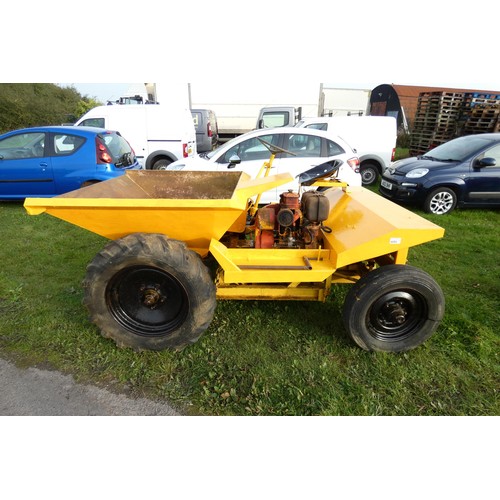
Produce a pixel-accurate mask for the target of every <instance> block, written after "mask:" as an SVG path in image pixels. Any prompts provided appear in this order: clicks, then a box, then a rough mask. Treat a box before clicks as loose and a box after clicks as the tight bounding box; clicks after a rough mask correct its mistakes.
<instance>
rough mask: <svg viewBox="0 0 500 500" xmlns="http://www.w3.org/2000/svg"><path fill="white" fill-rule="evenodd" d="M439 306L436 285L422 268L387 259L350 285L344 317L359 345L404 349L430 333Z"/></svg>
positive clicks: (440, 297) (441, 297)
mask: <svg viewBox="0 0 500 500" xmlns="http://www.w3.org/2000/svg"><path fill="white" fill-rule="evenodd" d="M444 306H445V300H444V295H443V292H442V290H441V288H440V287H439V285H438V284H437V283H436V282H435V281H434V279H433V278H432V277H431V276H429V275H428V274H427V273H425V272H424V271H422V270H420V269H417V268H415V267H411V266H402V265H388V266H384V267H381V268H378V269H376V270H375V271H371V272H370V273H368V274H367V275H366V276H364V277H363V278H361V279H360V280H359V281H358V282H357V283H355V284H354V285H353V287H352V288H351V290H350V291H349V293H348V295H347V297H346V299H345V302H344V310H343V320H344V324H345V327H346V329H347V331H348V332H349V334H350V336H351V337H352V339H353V340H354V342H355V343H356V344H357V345H358V346H360V347H361V348H362V349H365V350H367V351H384V352H404V351H408V350H410V349H413V348H415V347H417V346H419V345H420V344H422V342H424V341H425V340H426V339H428V338H429V337H430V336H431V335H432V334H433V333H434V331H435V330H436V328H437V327H438V325H439V322H440V321H441V319H442V318H443V315H444Z"/></svg>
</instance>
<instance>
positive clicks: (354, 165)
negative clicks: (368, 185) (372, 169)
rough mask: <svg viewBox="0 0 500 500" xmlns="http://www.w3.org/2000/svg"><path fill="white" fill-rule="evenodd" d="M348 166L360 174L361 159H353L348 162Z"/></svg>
mask: <svg viewBox="0 0 500 500" xmlns="http://www.w3.org/2000/svg"><path fill="white" fill-rule="evenodd" d="M347 164H348V165H349V166H350V167H351V168H352V169H353V170H354V172H356V173H357V174H359V158H351V159H349V160H347Z"/></svg>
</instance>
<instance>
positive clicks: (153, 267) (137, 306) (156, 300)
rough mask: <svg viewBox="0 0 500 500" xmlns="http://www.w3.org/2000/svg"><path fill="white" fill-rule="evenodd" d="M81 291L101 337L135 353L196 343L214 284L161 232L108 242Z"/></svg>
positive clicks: (209, 313) (194, 258)
mask: <svg viewBox="0 0 500 500" xmlns="http://www.w3.org/2000/svg"><path fill="white" fill-rule="evenodd" d="M84 290H85V295H84V304H85V305H86V306H87V308H88V310H89V312H90V319H91V321H92V322H93V323H94V324H96V325H97V326H98V327H99V329H100V330H101V333H102V335H103V336H104V337H108V338H111V339H113V340H114V341H115V342H116V344H117V345H118V346H119V347H131V348H132V349H135V350H142V349H152V350H161V349H165V348H171V349H180V348H182V347H184V346H185V345H187V344H191V343H194V342H196V341H197V340H198V338H199V337H200V336H201V335H202V333H203V332H204V331H205V330H206V329H207V328H208V326H209V325H210V323H211V321H212V318H213V314H214V311H215V305H216V299H215V285H214V283H213V280H212V279H211V277H210V274H209V271H208V269H207V268H206V267H205V265H204V264H203V263H202V261H201V258H200V257H199V256H198V254H196V253H195V252H193V251H192V250H189V249H188V248H187V247H186V245H185V244H184V243H183V242H180V241H176V240H171V239H169V238H167V237H166V236H164V235H160V234H132V235H129V236H126V237H124V238H122V239H120V240H117V241H113V242H111V243H109V244H108V245H107V246H106V247H105V248H104V249H103V250H102V251H101V252H100V253H99V254H97V255H96V257H95V258H94V259H93V261H92V262H91V263H90V264H89V266H88V268H87V275H86V277H85V281H84Z"/></svg>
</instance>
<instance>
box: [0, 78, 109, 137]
mask: <svg viewBox="0 0 500 500" xmlns="http://www.w3.org/2000/svg"><path fill="white" fill-rule="evenodd" d="M100 104H101V103H100V102H98V101H96V100H95V99H93V98H89V97H87V96H82V95H81V94H80V93H79V92H78V91H77V90H76V89H75V88H74V87H72V86H70V87H59V86H58V85H55V84H53V83H0V133H4V132H7V131H9V130H15V129H18V128H24V127H36V126H41V125H61V124H63V123H74V122H75V121H76V120H77V119H78V118H79V117H80V116H81V115H83V114H84V113H85V112H87V111H88V110H89V109H92V108H93V107H95V106H98V105H100Z"/></svg>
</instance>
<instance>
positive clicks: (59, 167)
mask: <svg viewBox="0 0 500 500" xmlns="http://www.w3.org/2000/svg"><path fill="white" fill-rule="evenodd" d="M140 168H141V167H140V164H139V163H138V161H137V159H136V158H135V153H134V151H133V149H132V148H131V147H130V145H129V143H128V142H127V141H126V140H125V139H124V138H123V137H122V136H121V135H120V134H119V133H117V132H113V131H109V130H104V129H100V128H93V127H73V126H68V127H34V128H26V129H22V130H15V131H12V132H8V133H6V134H3V135H1V136H0V199H2V200H22V199H24V198H26V197H28V196H36V197H50V196H55V195H58V194H62V193H66V192H68V191H73V190H75V189H79V188H81V187H84V186H88V185H89V184H93V183H96V182H101V181H106V180H108V179H112V178H114V177H117V176H120V175H123V174H124V173H125V171H126V170H130V169H134V170H136V169H140Z"/></svg>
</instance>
